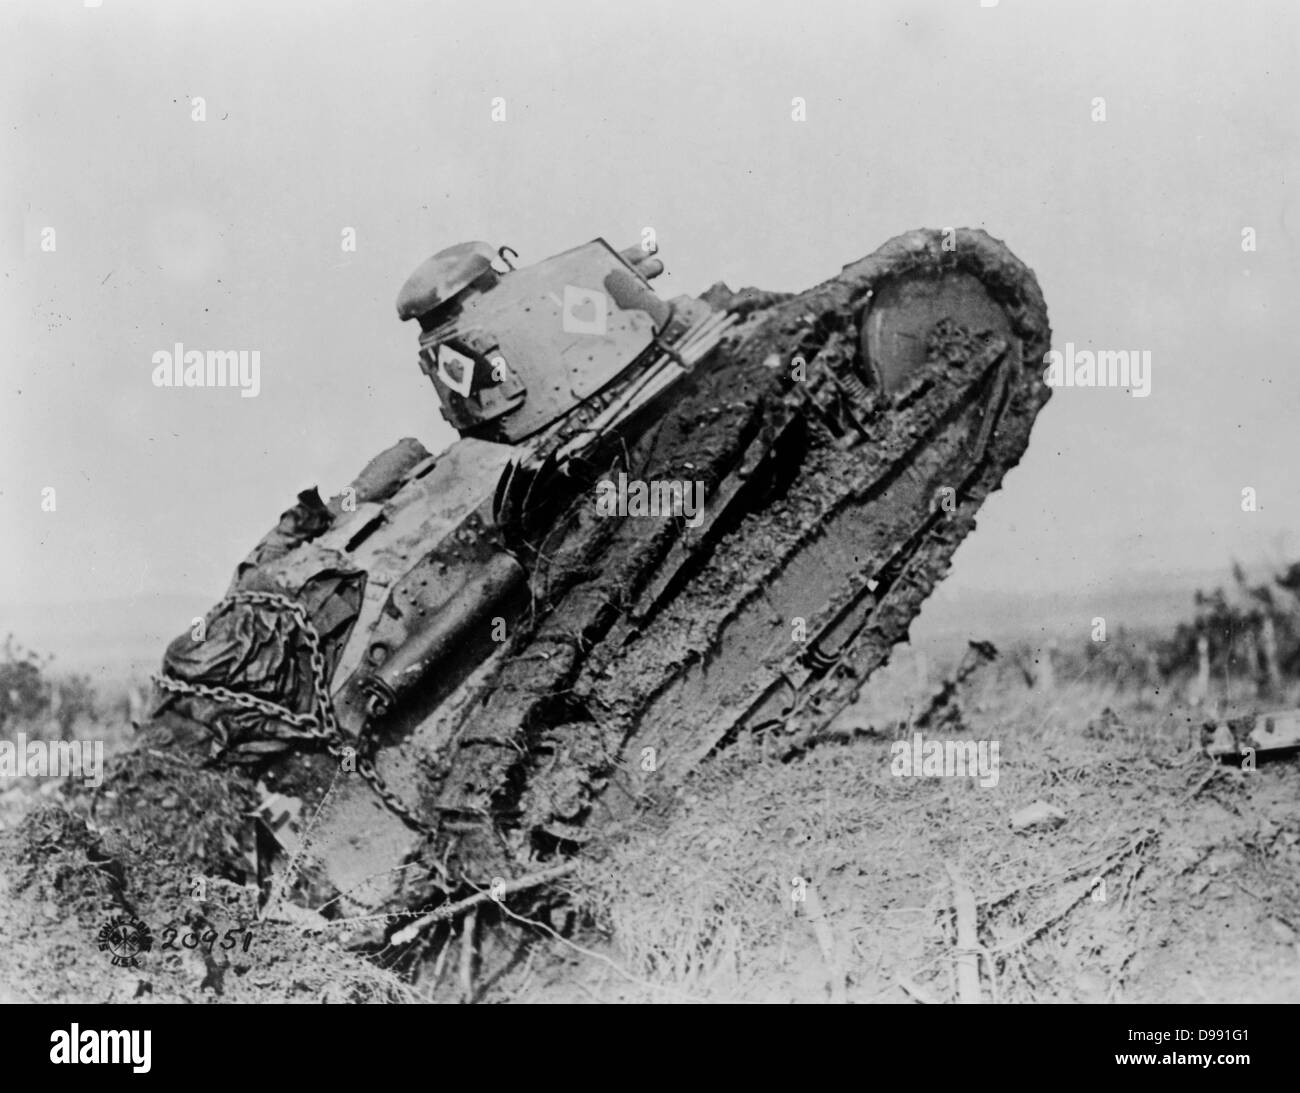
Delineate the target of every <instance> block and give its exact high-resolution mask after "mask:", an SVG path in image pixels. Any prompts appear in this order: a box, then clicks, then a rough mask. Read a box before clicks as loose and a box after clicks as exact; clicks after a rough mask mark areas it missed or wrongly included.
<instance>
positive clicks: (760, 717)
mask: <svg viewBox="0 0 1300 1093" xmlns="http://www.w3.org/2000/svg"><path fill="white" fill-rule="evenodd" d="M517 257H518V256H517V255H515V253H514V252H513V251H512V250H510V248H506V247H502V248H500V249H499V250H494V249H493V248H492V247H491V246H489V245H488V244H485V243H479V242H475V243H466V244H461V245H459V246H455V247H451V248H448V249H446V250H443V251H440V252H439V253H437V254H435V255H434V256H433V257H431V258H430V259H429V260H428V261H426V262H425V263H424V264H422V265H421V266H420V267H419V268H418V269H417V270H416V271H415V272H414V273H413V274H412V275H411V277H410V278H409V279H408V280H407V282H406V283H405V285H404V286H403V287H402V289H401V292H400V293H399V296H398V300H397V311H398V316H399V318H400V319H401V320H403V321H408V322H412V323H413V324H414V325H415V326H416V327H418V331H419V333H418V348H417V360H418V365H419V368H420V369H421V371H422V372H423V373H424V375H426V376H427V377H428V378H429V380H430V382H431V384H432V387H433V392H434V396H435V400H436V404H437V406H438V407H439V409H440V411H441V414H442V416H443V417H444V418H445V419H446V421H448V422H449V423H450V424H451V425H452V426H453V427H454V428H455V429H456V430H457V432H458V434H459V439H458V440H456V442H455V443H453V444H452V445H451V446H450V447H449V448H448V449H446V450H445V451H442V452H440V453H437V454H430V453H429V452H428V451H427V450H426V449H425V448H424V447H423V446H422V445H421V444H420V443H419V442H417V441H415V440H412V439H405V440H402V441H399V442H398V443H397V444H395V445H394V446H393V447H392V448H391V449H389V450H388V451H386V452H384V453H381V454H380V455H379V456H377V457H375V458H374V459H373V460H372V461H371V462H370V463H369V464H368V465H367V466H366V467H365V468H364V469H363V470H362V472H361V473H360V474H359V475H358V476H357V478H356V479H355V480H354V481H353V482H352V483H351V484H350V485H349V486H348V487H347V488H346V489H344V490H343V491H341V492H340V494H339V495H337V496H335V497H333V498H330V499H329V500H328V501H326V500H324V499H322V498H321V497H320V496H319V494H318V493H317V492H316V490H314V489H308V490H305V491H303V492H302V493H300V494H299V496H298V499H297V501H296V502H295V504H293V505H292V506H291V507H290V508H289V509H287V510H286V511H285V513H284V514H283V515H282V516H281V518H280V520H279V523H278V524H277V525H276V527H275V528H273V529H272V530H271V531H270V532H269V533H268V534H267V535H266V536H265V537H264V538H263V539H262V540H261V542H259V543H258V544H257V545H256V546H255V547H254V549H253V550H252V552H251V553H250V554H249V556H248V557H247V558H246V559H245V560H244V561H243V562H242V563H240V565H239V566H238V567H237V569H236V573H235V576H234V579H233V580H232V583H231V585H230V588H229V590H228V592H227V595H226V596H225V597H224V598H223V600H222V601H221V602H220V603H219V604H217V605H216V606H215V607H214V608H213V610H212V611H211V612H210V613H209V615H208V617H207V618H206V619H205V620H204V624H203V625H202V626H201V627H195V628H194V629H192V630H191V631H190V632H188V633H186V634H183V635H182V636H181V637H179V638H177V639H176V641H174V642H173V643H172V644H171V646H170V647H169V648H168V650H167V653H166V655H165V657H164V661H163V667H162V671H161V673H160V675H159V676H158V677H157V680H156V682H157V685H158V689H159V690H158V694H159V701H158V703H157V707H156V709H155V712H154V719H153V724H152V728H151V731H165V732H166V734H167V736H166V739H167V741H168V742H169V746H174V747H187V748H191V749H198V750H201V751H203V752H204V754H205V755H206V756H207V757H208V759H209V760H210V761H211V762H213V763H216V764H218V765H220V766H222V767H223V768H227V769H229V770H230V771H231V776H232V777H240V778H246V779H249V780H251V781H254V782H256V784H257V785H259V787H261V788H262V790H263V791H264V792H265V793H267V794H272V795H277V796H280V797H289V798H293V799H296V800H300V801H301V802H302V803H303V807H304V814H307V815H312V816H314V817H315V819H314V822H313V824H312V826H311V840H310V848H306V847H304V846H293V845H291V844H290V843H288V842H286V843H283V844H275V843H274V842H272V843H269V844H268V845H267V846H266V847H265V848H264V850H265V853H264V854H263V859H262V861H261V863H260V864H259V866H258V869H259V871H260V873H261V878H260V879H261V880H262V881H263V882H267V881H268V878H269V876H270V875H272V874H274V873H275V872H276V871H277V870H283V869H284V867H285V862H286V859H288V858H289V857H290V851H291V850H292V852H293V855H295V856H297V857H301V856H302V855H304V854H306V855H307V856H308V857H309V858H310V859H311V861H312V863H313V866H314V867H313V868H312V869H310V870H307V871H306V872H305V873H303V874H302V875H303V876H307V877H309V878H310V882H309V883H300V884H298V887H297V888H296V889H295V898H296V899H298V900H299V901H300V902H301V903H303V905H304V906H313V907H318V906H321V905H322V904H325V903H328V904H329V906H330V908H331V911H330V913H331V914H334V915H338V916H349V917H353V918H356V919H358V921H359V924H358V926H357V930H358V932H359V933H360V935H362V936H368V937H369V940H371V941H378V942H382V941H384V940H385V937H387V939H388V940H391V936H392V934H393V932H394V931H396V930H397V929H398V928H399V926H400V924H401V923H400V921H399V920H394V919H393V918H391V917H389V918H385V917H384V916H385V915H392V914H396V913H398V912H409V911H410V910H411V909H413V908H415V909H428V908H430V907H437V906H439V905H441V904H442V903H444V902H446V901H447V900H451V899H455V898H457V897H458V896H460V895H464V894H465V893H466V892H471V891H476V890H479V889H481V888H483V887H485V886H486V885H488V884H489V883H490V882H491V881H492V880H493V879H501V880H504V881H505V882H507V883H509V881H510V879H511V878H513V877H518V876H521V875H523V874H524V873H526V872H527V871H528V870H536V869H537V867H538V863H539V862H543V863H551V864H554V863H556V862H563V861H566V860H569V859H570V858H572V856H573V855H575V854H578V853H580V852H581V850H582V847H583V846H584V845H586V844H587V843H588V842H589V841H590V840H592V839H597V838H602V837H605V836H607V835H608V834H609V833H610V832H614V831H616V830H617V827H618V824H619V823H620V822H621V821H622V820H624V819H626V818H627V817H629V816H630V815H632V814H634V813H635V812H636V810H638V809H639V808H642V807H644V806H645V805H646V804H647V802H652V801H654V800H656V799H658V798H661V797H663V796H664V795H670V794H671V793H673V792H674V791H675V790H676V789H677V787H679V786H680V785H681V783H682V780H683V779H684V778H686V777H687V775H688V774H689V773H690V771H691V770H692V769H694V768H695V767H696V766H697V765H698V764H699V763H700V762H701V761H702V760H703V759H704V758H705V757H707V756H708V755H710V754H711V753H712V752H714V751H715V750H716V749H718V748H721V747H725V746H727V745H728V744H729V743H731V742H733V741H735V740H737V739H739V738H741V737H742V736H745V737H750V738H761V739H762V740H763V741H764V743H765V746H766V747H768V748H769V749H770V750H772V751H773V752H775V753H776V754H792V753H794V752H795V751H797V750H798V749H800V748H802V747H805V746H806V745H807V743H808V741H810V740H811V739H813V738H815V736H816V734H817V733H818V732H819V731H820V730H821V729H822V728H823V727H824V726H825V725H826V724H827V723H828V722H829V721H830V719H831V718H833V717H834V716H835V715H836V714H837V713H838V712H839V711H840V710H842V709H843V708H844V707H845V706H846V705H848V704H849V703H851V702H852V701H853V700H854V698H855V697H856V696H857V694H858V692H859V690H860V688H861V687H862V686H863V685H864V684H865V683H866V681H867V679H868V677H869V676H870V674H871V673H872V672H873V671H875V670H876V669H877V668H878V667H880V666H881V665H882V664H883V663H885V661H886V660H887V659H888V656H889V652H890V650H891V648H892V647H893V646H894V645H896V644H897V643H898V642H900V641H903V640H905V638H906V636H907V630H908V627H909V625H910V623H911V621H912V619H913V618H914V617H915V615H916V614H917V612H918V611H919V610H920V607H921V604H922V603H923V602H924V600H925V598H926V596H928V595H929V593H930V592H931V590H932V589H933V588H934V586H935V584H936V583H937V582H938V581H939V580H941V579H942V577H943V576H944V574H945V573H946V571H947V568H948V565H949V562H950V559H951V557H952V554H953V552H954V551H955V549H956V547H957V546H958V544H959V543H960V542H961V541H962V540H963V538H964V537H965V536H966V535H967V534H968V533H969V532H970V531H971V529H972V528H973V527H974V522H975V513H976V511H977V510H978V508H979V507H980V505H981V504H982V502H983V500H984V498H985V497H987V496H988V494H989V493H990V492H991V491H992V490H994V489H996V488H998V486H999V485H1000V483H1001V482H1002V479H1003V476H1004V475H1005V474H1006V473H1007V471H1008V470H1009V469H1010V468H1011V467H1013V466H1014V465H1015V464H1016V462H1017V461H1018V460H1019V459H1020V457H1021V455H1022V454H1023V452H1024V451H1025V449H1026V446H1027V444H1028V441H1029V435H1030V430H1031V427H1032V425H1033V422H1034V419H1035V417H1036V415H1037V414H1038V412H1039V410H1040V409H1041V408H1042V406H1043V405H1044V404H1045V402H1046V401H1047V399H1048V396H1049V394H1050V391H1049V389H1048V387H1047V386H1046V384H1045V383H1044V381H1043V378H1042V359H1043V355H1044V353H1045V352H1046V351H1047V349H1048V347H1049V344H1050V332H1049V328H1048V324H1047V315H1046V309H1045V305H1044V303H1043V299H1042V296H1041V293H1040V291H1039V288H1038V285H1037V282H1036V280H1035V278H1034V276H1033V274H1032V273H1031V272H1030V271H1029V270H1028V269H1027V268H1026V267H1025V266H1024V265H1023V264H1022V263H1021V262H1020V261H1019V260H1017V259H1016V258H1015V257H1014V256H1013V255H1012V254H1011V253H1010V252H1009V251H1008V250H1007V249H1006V248H1005V247H1004V246H1003V245H1002V244H1001V243H999V242H998V241H996V240H994V239H992V238H991V237H990V236H988V235H986V234H985V233H983V232H980V231H975V230H966V229H960V230H954V229H944V230H942V231H938V230H918V231H914V232H910V233H907V234H905V235H902V236H899V237H897V238H895V239H893V240H891V241H890V242H888V243H887V244H885V245H884V246H883V247H882V248H880V250H878V251H876V252H875V253H874V254H872V255H870V256H869V257H867V258H864V259H861V260H859V261H856V262H854V263H851V264H850V265H847V266H845V267H844V268H843V269H842V270H841V272H840V273H839V274H838V275H836V276H834V277H832V278H831V279H830V280H828V281H826V282H824V283H823V284H821V285H819V286H817V287H815V288H812V289H809V290H807V291H805V292H801V293H797V294H796V293H786V292H765V291H759V290H755V289H745V290H742V291H739V292H733V291H732V290H730V289H729V288H727V287H726V286H725V285H722V284H718V285H715V286H714V287H713V288H711V289H709V290H708V291H707V292H705V293H703V294H702V295H700V296H699V297H685V296H680V297H677V298H675V299H672V300H665V299H663V298H661V297H660V296H659V295H658V294H656V292H655V291H654V289H653V287H652V285H651V282H652V281H653V279H654V278H655V277H656V276H657V275H658V274H659V273H660V272H662V269H663V264H662V262H661V260H660V259H659V257H657V255H656V254H655V253H654V252H653V249H649V250H647V249H645V248H642V247H633V248H630V249H628V250H623V251H616V250H614V249H613V248H612V247H611V246H609V245H608V244H607V243H606V242H605V241H604V240H603V239H596V240H593V241H592V242H590V243H586V244H583V245H582V246H579V247H575V248H574V249H572V250H569V251H565V252H564V253H562V254H559V255H556V256H554V257H551V258H547V259H545V260H543V261H540V262H537V263H535V264H533V265H526V266H520V267H519V268H516V266H515V260H516V259H517ZM431 401H434V400H431Z"/></svg>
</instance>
